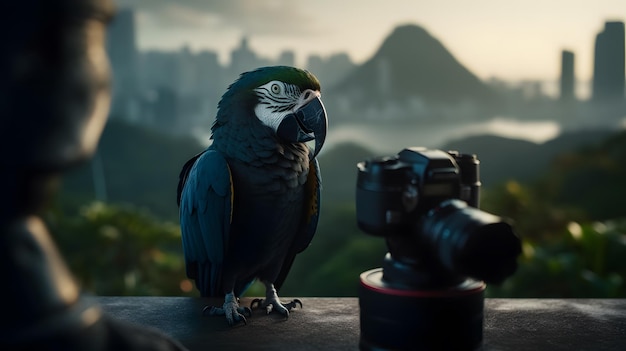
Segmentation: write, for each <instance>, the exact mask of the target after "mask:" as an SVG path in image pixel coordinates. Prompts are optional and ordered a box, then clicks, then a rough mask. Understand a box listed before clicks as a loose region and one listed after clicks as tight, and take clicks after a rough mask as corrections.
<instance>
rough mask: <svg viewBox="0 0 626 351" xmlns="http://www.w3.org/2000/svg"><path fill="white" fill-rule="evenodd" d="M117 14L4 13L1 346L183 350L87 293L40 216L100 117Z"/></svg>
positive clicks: (90, 1) (101, 5)
mask: <svg viewBox="0 0 626 351" xmlns="http://www.w3.org/2000/svg"><path fill="white" fill-rule="evenodd" d="M113 12H114V9H113V6H112V1H110V0H57V1H52V0H22V1H12V2H10V5H6V6H5V9H4V11H3V12H2V14H1V15H0V16H2V17H3V18H2V19H1V20H0V38H1V40H0V42H1V43H2V44H1V45H2V54H1V56H0V77H1V78H0V114H2V115H1V116H0V150H2V163H1V166H0V193H1V194H2V198H1V200H0V241H1V242H0V274H1V277H2V280H3V284H2V289H1V293H0V294H1V295H0V304H2V313H0V349H1V350H69V351H71V350H182V349H183V347H182V346H180V345H179V344H178V343H176V342H175V341H173V340H171V339H169V338H168V337H166V336H164V335H163V334H161V333H160V332H158V331H156V330H149V329H145V328H140V327H137V326H133V325H129V324H127V323H125V322H120V321H117V320H113V319H111V318H109V317H108V316H106V315H105V314H103V313H102V311H101V309H100V307H99V306H98V305H96V304H94V303H93V302H90V301H89V300H88V299H86V298H85V297H83V296H82V295H81V293H80V288H79V287H78V285H77V284H76V283H75V281H74V279H73V277H72V275H71V274H70V272H69V270H68V269H67V267H66V265H65V263H64V261H63V259H62V257H61V256H60V254H59V253H58V252H57V250H56V247H55V246H54V244H53V242H52V240H51V238H50V235H49V233H48V230H47V229H46V225H45V224H44V222H43V220H42V219H41V214H42V212H43V211H44V210H45V207H46V203H47V202H48V200H49V199H50V198H51V196H52V195H53V194H54V190H55V188H56V184H57V182H58V178H59V177H60V174H61V172H63V171H64V170H66V169H67V168H69V167H71V166H73V165H75V164H77V163H80V162H81V161H84V160H86V159H88V158H89V157H90V156H91V155H92V153H93V152H94V149H95V147H96V145H97V143H98V140H99V137H100V133H101V131H102V128H103V126H104V124H105V121H106V116H107V114H108V110H109V100H110V98H109V72H108V63H107V57H106V53H105V50H104V40H105V26H106V24H107V22H108V21H109V20H110V19H111V17H112V15H113ZM89 234H90V233H85V235H89Z"/></svg>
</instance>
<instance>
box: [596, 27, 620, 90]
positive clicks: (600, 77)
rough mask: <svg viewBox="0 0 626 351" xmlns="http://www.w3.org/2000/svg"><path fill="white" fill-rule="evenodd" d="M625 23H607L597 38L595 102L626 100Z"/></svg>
mask: <svg viewBox="0 0 626 351" xmlns="http://www.w3.org/2000/svg"><path fill="white" fill-rule="evenodd" d="M624 73H625V72H624V22H606V23H605V24H604V30H603V31H602V32H600V33H598V35H597V36H596V45H595V55H594V63H593V100H596V101H606V100H618V99H624Z"/></svg>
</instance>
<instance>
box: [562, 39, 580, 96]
mask: <svg viewBox="0 0 626 351" xmlns="http://www.w3.org/2000/svg"><path fill="white" fill-rule="evenodd" d="M575 79H576V78H575V76H574V53H573V52H571V51H567V50H563V52H562V53H561V81H560V82H561V86H560V88H561V89H560V97H561V101H572V100H574V99H575V97H574V84H575V83H574V82H575Z"/></svg>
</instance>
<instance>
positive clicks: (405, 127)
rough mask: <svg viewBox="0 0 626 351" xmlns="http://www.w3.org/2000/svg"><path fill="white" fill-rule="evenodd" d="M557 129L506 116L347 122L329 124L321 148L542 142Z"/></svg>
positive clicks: (383, 150)
mask: <svg viewBox="0 0 626 351" xmlns="http://www.w3.org/2000/svg"><path fill="white" fill-rule="evenodd" d="M560 132H561V128H560V126H559V124H558V123H557V122H554V121H520V120H516V119H513V118H506V117H494V118H492V119H490V120H487V121H483V122H466V123H458V122H455V123H451V122H445V123H435V124H433V123H429V124H425V123H415V124H409V123H399V124H384V125H382V124H376V125H372V124H364V123H346V124H341V125H338V126H336V127H333V126H332V125H331V126H330V127H329V134H328V137H327V139H326V145H325V147H324V149H325V150H329V149H332V147H333V146H335V145H337V144H340V143H343V142H355V143H358V144H360V145H363V146H365V147H367V148H369V149H371V150H372V151H375V152H379V153H392V152H397V151H398V150H401V149H402V148H404V147H407V146H426V147H429V148H439V147H441V146H443V145H444V144H445V143H447V142H449V141H451V140H456V139H461V138H465V137H468V136H472V135H484V134H491V135H497V136H502V137H506V138H512V139H521V140H527V141H531V142H535V143H543V142H545V141H548V140H550V139H553V138H555V137H557V136H558V135H559V133H560Z"/></svg>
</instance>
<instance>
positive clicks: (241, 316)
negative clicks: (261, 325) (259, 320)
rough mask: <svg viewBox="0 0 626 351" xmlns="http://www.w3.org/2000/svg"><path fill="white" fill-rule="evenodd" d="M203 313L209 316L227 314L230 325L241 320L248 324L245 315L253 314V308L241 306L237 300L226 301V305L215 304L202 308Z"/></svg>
mask: <svg viewBox="0 0 626 351" xmlns="http://www.w3.org/2000/svg"><path fill="white" fill-rule="evenodd" d="M202 314H203V315H205V314H208V315H209V316H225V317H226V321H227V322H228V325H231V326H232V325H235V324H237V323H239V322H243V324H248V321H247V320H246V317H245V315H247V316H248V317H250V316H252V310H251V309H250V308H248V307H239V304H237V302H233V301H226V302H224V306H222V307H215V306H206V307H204V309H203V310H202Z"/></svg>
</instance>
